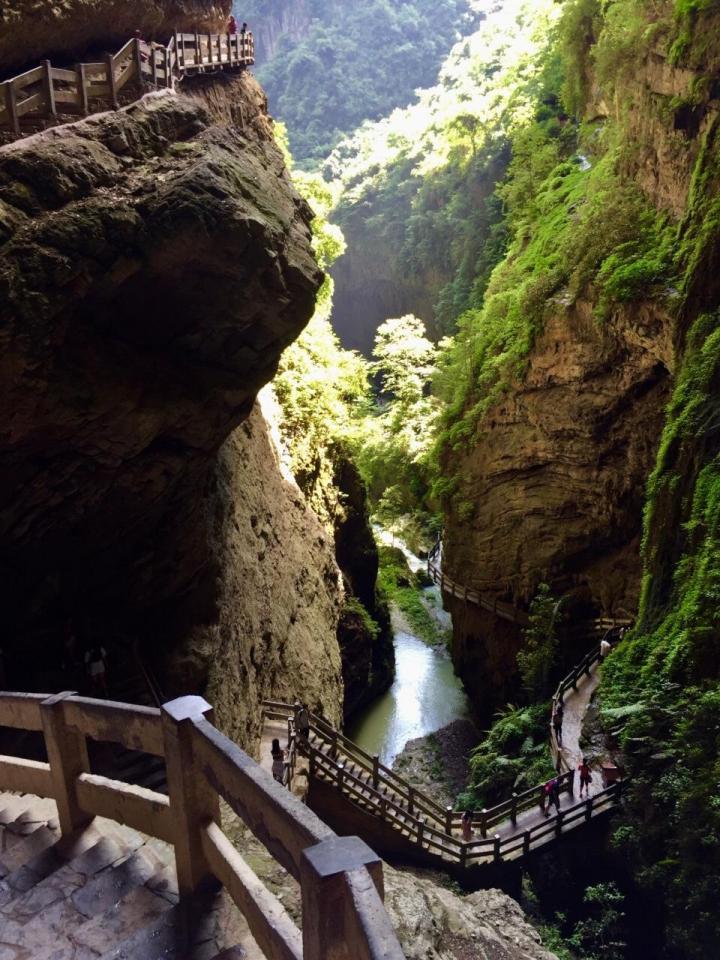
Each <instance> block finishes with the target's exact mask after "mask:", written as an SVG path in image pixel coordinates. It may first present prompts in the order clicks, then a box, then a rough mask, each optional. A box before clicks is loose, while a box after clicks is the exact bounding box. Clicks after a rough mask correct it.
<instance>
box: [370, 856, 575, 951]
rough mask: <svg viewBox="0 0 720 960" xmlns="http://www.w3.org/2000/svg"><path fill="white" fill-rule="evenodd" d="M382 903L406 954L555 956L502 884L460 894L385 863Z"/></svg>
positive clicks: (426, 878) (428, 879) (432, 880)
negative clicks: (495, 887) (383, 900)
mask: <svg viewBox="0 0 720 960" xmlns="http://www.w3.org/2000/svg"><path fill="white" fill-rule="evenodd" d="M385 905H386V907H387V909H388V912H389V914H390V917H391V919H392V920H393V923H394V924H395V928H396V930H397V933H398V937H399V938H400V942H401V944H402V947H403V950H404V951H405V956H406V957H407V960H557V958H556V957H555V954H553V953H550V952H549V951H548V950H546V949H545V948H544V947H543V945H542V941H541V938H540V935H539V933H538V932H537V930H535V929H534V927H532V926H531V925H530V924H529V923H528V921H527V920H526V919H525V915H524V914H523V912H522V910H521V909H520V907H519V906H518V904H517V903H516V902H515V901H514V900H513V899H512V898H511V897H509V896H508V895H507V894H505V893H502V892H501V891H500V890H480V891H478V892H477V893H472V894H470V895H469V896H465V897H462V896H458V895H457V894H456V893H454V892H453V891H452V890H450V889H448V888H447V887H443V886H441V885H440V884H438V883H437V882H436V880H434V879H430V878H428V877H421V876H418V875H416V874H414V873H412V872H410V871H407V870H402V871H400V870H393V869H392V868H390V867H387V866H386V867H385Z"/></svg>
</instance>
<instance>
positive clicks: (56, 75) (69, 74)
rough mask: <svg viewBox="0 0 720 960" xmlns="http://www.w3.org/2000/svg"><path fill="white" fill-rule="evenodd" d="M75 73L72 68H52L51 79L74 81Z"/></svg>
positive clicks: (66, 81)
mask: <svg viewBox="0 0 720 960" xmlns="http://www.w3.org/2000/svg"><path fill="white" fill-rule="evenodd" d="M76 76H77V74H76V73H75V71H74V70H63V69H61V68H60V67H53V68H52V77H53V80H61V81H63V82H65V83H75V79H76Z"/></svg>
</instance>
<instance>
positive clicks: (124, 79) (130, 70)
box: [115, 60, 137, 90]
mask: <svg viewBox="0 0 720 960" xmlns="http://www.w3.org/2000/svg"><path fill="white" fill-rule="evenodd" d="M136 75H137V67H136V65H135V61H134V60H130V61H129V62H128V63H127V64H126V66H125V67H124V69H123V70H121V71H120V75H119V76H118V78H117V82H116V84H115V89H116V90H122V88H123V87H124V86H125V84H126V83H128V82H129V81H130V80H132V78H133V77H134V76H136Z"/></svg>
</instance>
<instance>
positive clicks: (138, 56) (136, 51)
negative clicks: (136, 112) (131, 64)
mask: <svg viewBox="0 0 720 960" xmlns="http://www.w3.org/2000/svg"><path fill="white" fill-rule="evenodd" d="M133 59H134V61H135V70H136V72H137V78H138V86H139V87H140V89H141V90H142V87H143V83H144V80H143V72H142V46H141V40H140V37H135V42H134V43H133Z"/></svg>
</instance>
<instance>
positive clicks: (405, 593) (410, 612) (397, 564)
mask: <svg viewBox="0 0 720 960" xmlns="http://www.w3.org/2000/svg"><path fill="white" fill-rule="evenodd" d="M378 586H379V588H380V590H381V591H382V593H383V594H384V596H385V597H386V598H387V599H388V600H389V601H390V602H391V603H396V604H397V606H398V608H399V610H400V612H401V613H402V614H403V616H404V617H405V619H406V620H407V622H408V624H409V625H410V627H411V628H412V631H413V633H414V634H415V635H416V636H418V637H420V639H421V640H425V642H426V643H433V644H435V643H444V642H445V637H444V635H443V631H442V630H441V629H440V627H439V625H438V622H437V620H435V618H434V617H433V615H432V614H431V613H430V610H429V607H428V604H427V602H426V601H425V598H424V597H423V593H422V587H421V585H420V583H419V582H418V579H417V578H416V577H415V575H414V574H413V573H412V572H411V570H410V568H409V567H408V564H407V560H406V559H405V554H404V553H403V552H402V550H400V548H399V547H387V546H385V547H380V572H379V574H378Z"/></svg>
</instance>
